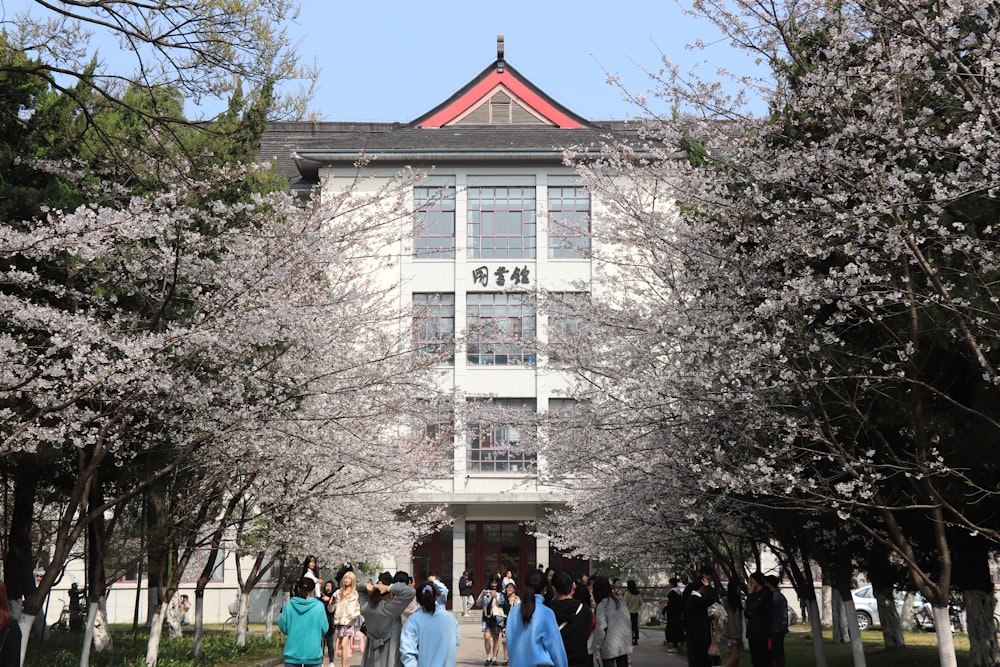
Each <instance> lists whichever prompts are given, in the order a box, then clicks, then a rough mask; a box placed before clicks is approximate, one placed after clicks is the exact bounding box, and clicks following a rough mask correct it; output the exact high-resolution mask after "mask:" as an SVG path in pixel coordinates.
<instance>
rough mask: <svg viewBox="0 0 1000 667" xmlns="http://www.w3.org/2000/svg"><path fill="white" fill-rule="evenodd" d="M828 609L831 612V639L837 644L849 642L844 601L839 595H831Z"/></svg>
mask: <svg viewBox="0 0 1000 667" xmlns="http://www.w3.org/2000/svg"><path fill="white" fill-rule="evenodd" d="M852 604H853V603H852ZM830 611H832V612H833V613H832V614H831V616H832V620H833V641H834V642H835V643H838V644H845V643H847V642H849V641H850V640H851V639H850V635H849V629H848V623H847V620H848V619H847V612H846V611H845V609H844V603H843V602H842V601H841V600H840V596H839V595H833V596H831V598H830ZM857 624H858V622H857V616H855V618H854V625H857Z"/></svg>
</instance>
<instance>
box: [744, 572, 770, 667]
mask: <svg viewBox="0 0 1000 667" xmlns="http://www.w3.org/2000/svg"><path fill="white" fill-rule="evenodd" d="M747 592H748V593H749V594H748V595H747V606H746V609H745V610H744V614H745V615H746V618H747V643H748V644H750V661H751V662H752V663H753V667H771V652H770V651H769V650H768V647H767V640H768V638H769V637H770V635H771V621H772V618H773V615H772V610H773V609H774V601H773V598H772V596H771V591H770V590H768V588H767V586H766V585H765V581H764V575H763V574H762V573H760V572H754V573H753V574H751V575H750V581H749V582H748V583H747Z"/></svg>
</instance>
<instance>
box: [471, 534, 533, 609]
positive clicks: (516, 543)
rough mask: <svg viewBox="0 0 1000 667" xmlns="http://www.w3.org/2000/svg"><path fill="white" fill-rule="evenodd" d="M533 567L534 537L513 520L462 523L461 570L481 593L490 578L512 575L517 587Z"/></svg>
mask: <svg viewBox="0 0 1000 667" xmlns="http://www.w3.org/2000/svg"><path fill="white" fill-rule="evenodd" d="M533 567H535V538H534V536H533V535H529V534H528V533H527V531H526V530H525V528H524V526H522V525H521V524H519V523H517V522H515V521H468V522H466V524H465V569H466V570H468V571H469V572H471V573H472V578H473V582H474V583H475V587H476V588H477V589H478V590H477V591H476V592H477V593H478V592H479V590H482V589H483V588H485V587H486V584H487V582H488V581H489V579H490V577H493V576H496V575H497V573H499V574H500V576H503V575H504V574H505V573H506V572H507V570H510V571H511V572H513V573H514V579H515V580H516V581H517V582H518V588H520V587H521V584H522V582H523V580H524V574H525V572H527V570H528V569H529V568H533Z"/></svg>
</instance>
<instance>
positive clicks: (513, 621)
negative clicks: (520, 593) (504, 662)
mask: <svg viewBox="0 0 1000 667" xmlns="http://www.w3.org/2000/svg"><path fill="white" fill-rule="evenodd" d="M524 583H525V592H524V598H523V599H522V600H521V604H519V605H516V606H514V607H511V610H510V615H509V616H508V617H507V655H508V656H509V657H510V667H542V666H551V667H568V665H569V661H568V660H567V659H566V647H565V646H564V645H563V640H562V635H561V634H560V633H559V624H558V623H557V622H556V615H555V613H554V612H553V611H552V610H551V609H549V608H548V607H546V606H545V597H544V595H543V593H544V592H545V589H546V586H547V585H548V580H547V579H546V577H545V573H544V572H542V571H541V570H531V571H530V572H528V574H527V576H525V578H524Z"/></svg>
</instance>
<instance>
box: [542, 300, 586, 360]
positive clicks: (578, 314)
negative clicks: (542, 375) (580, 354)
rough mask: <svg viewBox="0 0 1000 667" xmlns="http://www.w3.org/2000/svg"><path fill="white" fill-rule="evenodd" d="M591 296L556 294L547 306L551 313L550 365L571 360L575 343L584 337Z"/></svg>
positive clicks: (549, 321) (549, 324)
mask: <svg viewBox="0 0 1000 667" xmlns="http://www.w3.org/2000/svg"><path fill="white" fill-rule="evenodd" d="M589 298H590V295H589V294H588V293H586V292H554V293H552V294H551V295H550V296H549V300H548V302H547V303H546V305H545V308H546V310H547V311H548V313H549V320H548V326H549V346H548V357H549V362H550V363H555V364H558V363H561V362H566V361H569V360H570V359H571V355H572V347H573V341H574V340H579V338H580V337H581V336H583V335H584V331H583V323H584V313H583V309H584V308H586V306H587V302H588V300H589Z"/></svg>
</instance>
